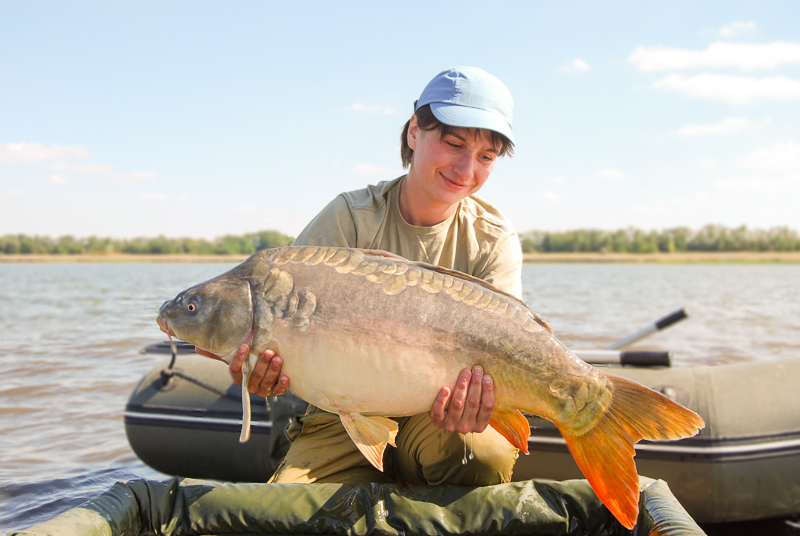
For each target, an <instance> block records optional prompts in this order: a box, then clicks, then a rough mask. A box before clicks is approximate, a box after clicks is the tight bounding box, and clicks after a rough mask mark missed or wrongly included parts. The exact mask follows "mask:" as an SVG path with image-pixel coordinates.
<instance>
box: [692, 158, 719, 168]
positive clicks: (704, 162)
mask: <svg viewBox="0 0 800 536" xmlns="http://www.w3.org/2000/svg"><path fill="white" fill-rule="evenodd" d="M697 165H698V166H700V167H701V168H703V169H713V168H715V167H717V161H716V160H715V159H714V158H711V157H709V156H703V157H700V158H698V159H697Z"/></svg>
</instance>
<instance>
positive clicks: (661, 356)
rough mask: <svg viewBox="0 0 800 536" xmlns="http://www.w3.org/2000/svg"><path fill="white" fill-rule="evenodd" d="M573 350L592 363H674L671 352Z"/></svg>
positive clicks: (639, 365) (666, 364)
mask: <svg viewBox="0 0 800 536" xmlns="http://www.w3.org/2000/svg"><path fill="white" fill-rule="evenodd" d="M573 352H575V354H576V355H577V356H578V357H580V358H581V359H583V360H584V361H586V362H587V363H589V364H591V365H631V366H635V367H669V366H671V365H672V354H671V353H670V352H654V351H646V350H621V351H620V350H573Z"/></svg>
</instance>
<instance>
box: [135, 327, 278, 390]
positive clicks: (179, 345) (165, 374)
mask: <svg viewBox="0 0 800 536" xmlns="http://www.w3.org/2000/svg"><path fill="white" fill-rule="evenodd" d="M166 348H169V351H170V353H171V354H172V358H171V359H170V361H169V365H167V368H165V369H163V370H162V371H161V382H162V384H163V385H167V383H168V382H169V380H170V378H173V377H176V376H177V377H178V378H181V379H184V380H186V381H188V382H191V383H193V384H195V385H197V386H198V387H201V388H203V389H206V390H208V391H210V392H212V393H214V394H215V395H217V396H223V397H225V398H230V399H231V400H235V401H237V402H241V401H242V395H240V394H238V393H237V394H232V393H229V392H227V391H223V390H222V389H219V388H217V387H214V386H213V385H211V384H208V383H206V382H204V381H203V380H198V379H197V378H195V377H193V376H190V375H189V374H186V373H185V372H181V371H180V370H176V369H175V368H173V367H174V366H175V361H176V360H177V357H178V354H179V353H194V345H191V344H188V343H185V342H183V341H178V342H176V343H175V344H173V345H166V344H165V343H159V344H154V345H151V346H148V347H147V348H145V350H144V351H145V352H153V353H166V352H164V350H165V349H166ZM250 403H251V404H261V405H266V400H265V399H264V398H261V397H253V396H251V397H250Z"/></svg>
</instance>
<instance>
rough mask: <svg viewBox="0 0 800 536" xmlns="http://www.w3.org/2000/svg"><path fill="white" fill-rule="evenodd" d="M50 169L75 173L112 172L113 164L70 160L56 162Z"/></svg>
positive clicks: (113, 170)
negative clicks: (83, 162)
mask: <svg viewBox="0 0 800 536" xmlns="http://www.w3.org/2000/svg"><path fill="white" fill-rule="evenodd" d="M50 169H52V170H53V171H61V172H64V171H74V172H77V173H114V172H115V171H116V170H115V169H114V166H112V165H109V164H73V163H70V162H56V163H54V164H53V165H52V166H50Z"/></svg>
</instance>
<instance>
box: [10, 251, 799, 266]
mask: <svg viewBox="0 0 800 536" xmlns="http://www.w3.org/2000/svg"><path fill="white" fill-rule="evenodd" d="M248 257H249V255H188V254H185V255H153V254H142V255H133V254H121V255H88V254H79V255H55V254H53V255H0V264H3V263H9V264H10V263H238V262H241V261H243V260H245V259H247V258H248ZM523 261H524V262H526V263H531V264H538V263H624V264H632V263H652V264H691V263H772V264H778V263H787V264H800V251H791V252H788V251H785V252H782V251H763V252H762V251H693V252H680V253H525V254H523Z"/></svg>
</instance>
